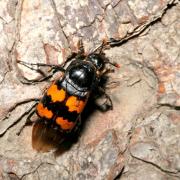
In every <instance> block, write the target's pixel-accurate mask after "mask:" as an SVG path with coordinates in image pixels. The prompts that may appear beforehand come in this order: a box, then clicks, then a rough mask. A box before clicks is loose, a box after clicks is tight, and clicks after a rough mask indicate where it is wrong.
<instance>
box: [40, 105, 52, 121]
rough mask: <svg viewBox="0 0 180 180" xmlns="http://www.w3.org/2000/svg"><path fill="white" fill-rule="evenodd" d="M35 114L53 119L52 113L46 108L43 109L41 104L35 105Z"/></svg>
mask: <svg viewBox="0 0 180 180" xmlns="http://www.w3.org/2000/svg"><path fill="white" fill-rule="evenodd" d="M37 112H38V115H39V116H40V117H45V118H47V119H51V118H52V117H53V113H52V111H51V110H48V108H47V107H44V106H43V104H42V103H39V104H38V105H37Z"/></svg>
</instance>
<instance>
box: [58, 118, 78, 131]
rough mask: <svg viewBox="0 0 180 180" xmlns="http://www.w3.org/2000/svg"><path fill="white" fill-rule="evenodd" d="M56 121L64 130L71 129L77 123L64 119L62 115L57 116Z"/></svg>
mask: <svg viewBox="0 0 180 180" xmlns="http://www.w3.org/2000/svg"><path fill="white" fill-rule="evenodd" d="M56 123H57V124H58V125H60V126H61V128H62V129H64V130H71V129H72V128H73V127H74V125H75V123H74V122H69V121H68V120H66V119H63V118H62V117H57V118H56Z"/></svg>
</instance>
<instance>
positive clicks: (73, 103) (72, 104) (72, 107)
mask: <svg viewBox="0 0 180 180" xmlns="http://www.w3.org/2000/svg"><path fill="white" fill-rule="evenodd" d="M85 105H86V102H84V101H81V100H78V99H77V97H75V96H70V97H69V98H68V100H67V102H66V106H67V107H68V108H69V109H68V110H69V111H70V112H73V111H77V113H81V112H82V111H83V109H84V106H85Z"/></svg>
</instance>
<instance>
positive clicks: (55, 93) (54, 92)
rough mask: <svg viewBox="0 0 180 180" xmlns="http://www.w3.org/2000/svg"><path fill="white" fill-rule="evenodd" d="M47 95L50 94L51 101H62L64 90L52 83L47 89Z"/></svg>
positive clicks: (64, 94)
mask: <svg viewBox="0 0 180 180" xmlns="http://www.w3.org/2000/svg"><path fill="white" fill-rule="evenodd" d="M47 95H48V96H51V99H52V101H53V102H57V101H58V102H62V101H63V100H64V99H65V97H66V92H65V91H64V90H63V89H60V90H59V89H58V88H57V85H55V84H53V85H51V86H50V88H49V89H48V91H47Z"/></svg>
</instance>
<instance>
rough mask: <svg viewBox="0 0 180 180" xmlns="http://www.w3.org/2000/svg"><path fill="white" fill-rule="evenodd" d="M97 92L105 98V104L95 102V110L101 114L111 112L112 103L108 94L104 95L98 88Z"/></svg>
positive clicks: (100, 88) (102, 90)
mask: <svg viewBox="0 0 180 180" xmlns="http://www.w3.org/2000/svg"><path fill="white" fill-rule="evenodd" d="M98 91H99V93H100V94H102V95H104V96H105V102H104V103H99V102H97V101H95V105H96V106H97V108H98V109H99V110H100V111H102V112H106V111H108V110H112V109H113V103H112V100H111V98H110V96H109V95H108V94H106V92H105V90H104V89H103V88H102V87H98Z"/></svg>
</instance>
